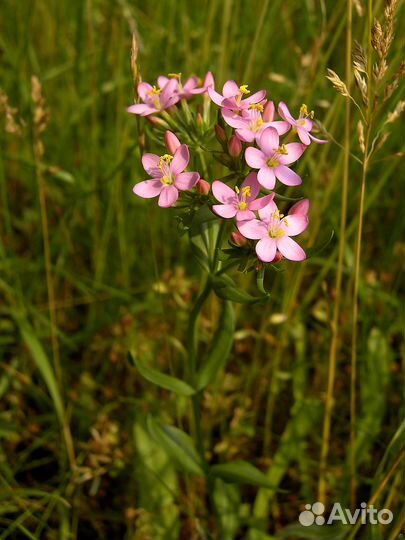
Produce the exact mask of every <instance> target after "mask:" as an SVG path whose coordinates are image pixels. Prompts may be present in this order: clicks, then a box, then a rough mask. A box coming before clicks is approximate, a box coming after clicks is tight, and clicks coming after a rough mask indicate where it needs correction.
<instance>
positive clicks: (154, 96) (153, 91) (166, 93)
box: [127, 79, 179, 116]
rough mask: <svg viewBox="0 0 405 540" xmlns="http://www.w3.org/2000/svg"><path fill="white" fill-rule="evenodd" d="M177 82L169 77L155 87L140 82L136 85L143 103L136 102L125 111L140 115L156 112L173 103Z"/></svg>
mask: <svg viewBox="0 0 405 540" xmlns="http://www.w3.org/2000/svg"><path fill="white" fill-rule="evenodd" d="M177 85H178V82H177V80H176V79H170V80H168V81H167V83H166V84H165V85H164V86H163V87H162V88H156V86H151V85H150V84H149V83H146V82H142V83H140V84H139V85H138V88H137V90H138V95H139V97H140V98H141V99H142V101H143V103H137V104H135V105H131V106H130V107H128V108H127V111H128V112H129V113H132V114H139V115H140V116H148V115H150V114H156V113H158V112H160V111H163V110H165V109H168V108H169V107H171V106H172V105H175V104H176V103H177V102H178V100H179V96H178V94H177V92H176V90H177Z"/></svg>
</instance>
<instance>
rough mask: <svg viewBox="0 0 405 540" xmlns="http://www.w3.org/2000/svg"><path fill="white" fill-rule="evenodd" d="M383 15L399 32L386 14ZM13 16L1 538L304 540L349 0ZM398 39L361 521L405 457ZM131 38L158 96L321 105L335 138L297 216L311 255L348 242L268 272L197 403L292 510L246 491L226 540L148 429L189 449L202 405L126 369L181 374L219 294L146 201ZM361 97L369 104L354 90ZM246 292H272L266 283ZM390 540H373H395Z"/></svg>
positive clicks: (375, 244)
mask: <svg viewBox="0 0 405 540" xmlns="http://www.w3.org/2000/svg"><path fill="white" fill-rule="evenodd" d="M372 4H373V16H376V17H378V18H379V20H381V21H382V24H383V21H384V15H383V10H384V3H383V2H382V1H379V0H376V1H374V2H373V3H372ZM1 13H2V17H1V21H0V29H1V32H0V81H1V82H0V86H1V96H0V110H1V116H0V118H1V120H0V145H1V147H0V368H1V371H0V398H1V401H0V442H1V446H0V539H3V538H11V539H22V538H31V539H32V538H34V539H46V540H53V539H55V540H56V539H63V540H65V539H79V540H91V539H107V538H108V539H114V540H115V539H124V538H125V539H130V540H148V539H151V540H160V539H162V540H163V539H177V538H180V539H186V540H189V539H200V538H201V539H205V538H215V539H220V540H228V538H229V539H233V538H235V539H244V538H248V531H249V529H250V528H251V527H252V526H253V525H254V523H256V522H255V520H256V521H257V520H259V518H260V520H261V521H260V525H259V526H258V528H259V529H260V530H261V531H262V533H261V534H262V536H260V537H258V538H260V539H261V540H262V539H271V538H276V537H277V538H278V537H279V535H281V536H282V535H284V536H283V537H284V538H291V539H295V538H300V537H301V536H299V534H300V533H299V532H296V531H295V532H294V531H292V532H290V533H288V530H289V529H288V526H293V525H294V523H295V524H296V523H297V518H298V514H299V512H300V511H301V510H303V506H304V504H305V503H310V502H314V501H315V500H317V489H318V481H319V459H320V453H321V447H322V442H323V436H322V418H323V411H324V408H325V395H326V391H327V380H328V365H329V356H330V344H331V339H332V332H331V324H332V318H333V307H334V302H335V298H336V288H335V287H336V270H337V254H338V242H339V230H340V220H341V202H342V178H343V171H344V152H343V150H342V147H343V146H344V145H345V127H344V126H345V107H346V101H345V98H344V97H343V96H342V95H340V94H339V92H337V91H336V90H335V89H334V88H333V85H332V84H331V83H330V81H328V80H327V79H326V75H327V68H330V69H332V70H333V71H334V72H336V73H338V74H339V76H340V77H341V79H343V80H345V50H346V29H347V4H346V2H345V1H343V0H339V1H336V0H330V1H329V0H306V1H304V0H289V1H285V0H273V1H271V2H270V1H269V0H267V1H266V0H261V1H256V0H248V1H242V0H200V1H196V0H177V1H174V0H159V2H141V1H138V0H135V1H131V0H70V1H69V2H68V1H62V0H35V1H30V0H20V1H18V2H15V1H13V0H3V1H2V2H1ZM367 20H368V12H367V6H366V5H365V1H364V0H357V1H355V2H353V21H352V38H353V42H354V40H355V39H356V40H357V41H358V42H359V43H360V44H363V46H364V47H367V38H366V36H367ZM404 21H405V11H404V5H403V3H401V4H400V5H399V7H398V9H397V13H396V23H395V37H394V40H393V43H392V45H391V48H390V51H389V55H388V68H387V74H386V78H385V79H384V80H385V81H386V82H384V84H385V85H386V86H388V85H389V84H390V82H391V83H392V81H393V80H394V81H395V80H396V86H395V88H394V89H393V91H392V95H391V96H390V97H389V99H387V100H386V101H385V102H381V103H380V104H379V109H378V112H377V113H376V120H375V131H374V133H375V134H377V133H378V134H379V138H378V139H377V141H376V145H375V151H374V153H373V156H372V159H371V160H370V163H369V166H368V174H367V183H366V192H365V199H364V202H365V208H364V228H363V245H362V254H361V272H360V281H359V305H360V311H359V323H358V374H357V375H358V396H357V411H358V418H357V446H356V464H357V471H358V477H357V500H358V501H367V500H369V498H370V496H371V494H372V493H374V492H375V489H376V488H378V486H379V485H381V482H383V481H384V478H385V477H386V475H387V471H389V470H390V468H391V467H393V466H394V465H395V463H396V462H397V461H398V456H400V445H401V444H403V441H404V439H403V436H404V427H403V423H402V424H401V421H402V422H403V418H404V415H403V402H402V391H403V379H402V377H401V362H402V359H401V358H402V355H403V352H404V346H403V336H402V331H403V321H402V320H401V311H403V309H402V310H401V307H402V308H403V299H404V298H403V281H402V282H401V270H402V267H403V262H404V254H405V243H404V237H403V225H404V223H403V213H404V197H403V195H404V192H403V155H404V154H403V150H404V149H403V119H402V120H401V119H400V118H399V115H397V116H396V117H395V118H394V119H393V120H392V117H391V120H392V121H387V119H389V116H388V115H389V114H390V113H393V111H395V110H396V107H397V104H398V103H399V101H400V100H401V99H402V100H403V99H404V87H403V84H401V78H400V77H399V76H397V74H398V72H399V71H400V72H401V70H402V72H401V73H402V74H403V70H404V68H403V63H402V64H401V61H403V60H402V56H401V55H403V51H404V35H405V27H404ZM133 34H134V35H135V36H136V39H137V42H138V45H139V55H138V64H139V68H140V73H141V76H142V78H143V80H146V81H148V82H150V83H152V84H153V82H154V81H155V80H156V78H157V76H158V75H160V74H167V73H171V72H182V73H183V76H185V77H186V76H188V75H191V74H197V75H199V76H201V77H203V76H204V75H205V73H206V71H207V70H211V71H212V72H213V73H214V75H215V78H216V82H217V89H220V88H222V84H223V83H224V82H225V81H226V80H227V79H235V80H236V81H238V82H239V84H249V87H250V88H251V89H259V88H266V89H267V90H268V93H269V96H270V98H271V99H273V100H274V101H275V102H278V101H280V100H283V101H286V102H287V103H288V105H289V106H290V108H291V110H292V111H294V112H297V111H298V110H299V107H300V106H301V104H302V103H306V104H307V105H308V109H309V110H311V109H314V110H315V114H316V118H317V119H318V120H319V121H320V122H321V123H322V125H323V127H324V129H325V130H326V131H327V133H328V134H329V137H330V139H331V142H330V143H329V144H328V145H324V146H322V147H316V148H312V147H311V148H310V150H309V151H308V152H306V154H305V157H304V158H303V159H302V160H301V162H300V164H299V169H298V170H299V172H300V174H301V176H302V177H303V179H304V183H303V186H301V187H300V188H297V190H296V191H295V194H296V196H306V197H308V198H309V199H310V200H311V213H310V218H311V222H310V227H309V230H308V232H307V233H306V235H305V237H304V239H303V241H302V244H303V245H305V246H307V247H311V246H313V247H316V246H319V245H321V244H323V243H325V241H326V240H327V239H328V238H329V237H330V235H331V233H332V231H335V235H334V238H333V239H332V241H331V242H330V243H329V244H328V245H327V246H326V247H325V248H324V249H323V250H322V251H321V252H320V253H318V254H317V255H315V256H314V257H312V258H311V259H309V260H308V261H307V262H305V263H303V264H293V263H291V264H285V265H283V266H282V271H281V272H274V273H273V274H271V276H270V281H269V288H270V289H271V290H272V291H274V293H273V295H272V299H271V301H270V302H269V303H268V304H267V305H266V306H257V307H253V308H249V309H248V310H247V309H245V308H238V309H237V331H236V335H235V345H234V348H233V350H232V354H231V358H230V360H229V362H228V366H227V369H226V372H224V373H223V374H222V375H221V376H220V378H219V380H218V382H217V383H216V384H215V386H214V387H208V388H207V389H206V391H205V393H204V396H203V426H202V427H203V432H204V436H205V440H206V441H207V444H208V447H209V450H208V454H207V457H208V459H209V460H210V461H211V462H212V463H217V462H218V463H220V462H223V461H227V460H231V459H245V460H247V461H250V462H252V463H254V464H255V465H256V466H257V467H259V468H260V469H262V470H263V471H267V472H268V474H269V478H270V479H271V481H272V483H273V484H274V486H275V488H280V489H282V491H281V492H277V491H276V489H275V490H274V492H273V491H269V490H267V492H266V494H264V495H263V492H261V495H260V501H259V503H258V497H257V488H252V487H240V488H233V487H232V488H229V492H227V495H226V497H225V496H224V500H226V501H227V502H228V503H229V504H228V508H227V511H226V519H228V521H229V520H230V521H229V523H230V525H229V523H228V526H227V527H225V526H224V529H223V530H225V529H226V531H227V532H226V535H225V533H222V536H221V533H220V532H218V531H219V530H220V529H219V528H218V525H217V524H215V523H214V518H213V516H212V515H211V512H210V510H209V508H208V506H207V504H206V500H205V499H206V486H205V485H204V483H203V482H202V480H200V479H198V478H197V479H195V478H193V477H188V476H187V475H184V474H178V473H177V472H176V471H175V469H174V468H173V465H172V464H171V461H170V460H169V459H168V457H167V456H166V455H165V453H164V452H163V451H162V450H161V448H159V446H158V445H156V443H154V441H153V440H152V439H151V438H150V437H149V435H148V433H147V429H146V427H145V418H146V416H147V414H148V413H153V414H154V415H156V416H158V417H160V418H162V419H164V420H165V421H166V422H167V423H175V424H176V425H179V426H182V427H183V428H184V429H186V430H187V429H188V426H189V419H188V414H189V412H188V404H187V402H186V401H184V400H183V399H180V398H178V397H174V396H173V395H172V394H170V393H169V392H167V391H165V390H162V389H156V388H155V387H154V386H153V385H151V384H149V383H148V382H147V381H145V380H143V379H142V378H141V377H140V375H139V373H138V372H137V370H136V369H134V367H133V366H131V364H130V363H129V362H128V359H127V353H128V349H129V347H132V346H136V347H138V348H140V349H141V350H145V351H149V352H150V351H152V356H153V362H154V363H155V365H156V366H157V367H158V368H159V369H161V370H162V371H166V372H167V371H170V370H174V371H176V370H177V368H178V366H181V365H182V363H183V362H184V357H185V353H186V351H185V349H184V345H183V343H184V337H185V327H186V324H187V320H188V317H189V313H190V305H191V303H192V300H193V299H194V298H195V296H196V294H197V292H198V289H199V284H200V279H201V276H200V271H199V268H198V265H197V264H196V263H195V260H194V259H193V258H192V257H191V255H190V252H189V250H188V245H187V241H186V239H185V238H181V237H179V235H178V232H177V226H176V223H175V221H174V219H173V213H172V212H171V211H162V210H161V209H158V207H157V205H156V204H154V203H151V202H146V201H144V200H142V199H138V198H136V197H135V196H133V194H132V187H133V185H134V184H135V183H136V182H137V181H138V180H143V179H144V178H145V173H144V172H143V171H142V170H141V167H140V156H141V153H142V152H143V151H144V150H145V149H146V150H158V153H159V152H160V149H158V147H157V146H156V144H155V143H154V142H153V141H152V140H151V139H150V138H148V137H147V136H145V125H146V124H145V123H144V122H143V121H139V122H138V121H137V119H136V118H135V117H134V116H132V115H129V114H127V113H126V111H125V109H126V107H127V106H128V105H130V104H131V103H132V102H133V100H134V87H133V81H132V74H131V67H130V54H131V41H132V35H133ZM401 66H402V67H401ZM32 77H34V79H33V78H32ZM395 77H397V79H395ZM346 82H347V80H346ZM352 91H353V95H354V96H355V99H356V101H358V102H359V103H362V100H361V96H360V92H359V90H358V89H357V88H356V86H355V84H353V85H352ZM361 107H364V106H363V104H361ZM394 116H395V114H394ZM359 119H360V113H359V111H358V110H357V108H356V107H355V106H354V105H353V106H352V112H351V124H350V132H349V135H350V140H349V143H350V153H351V155H350V162H349V167H350V168H349V192H348V220H347V238H346V243H345V249H344V257H343V278H342V298H341V316H340V319H339V331H340V340H339V351H338V354H337V368H336V381H335V387H334V396H333V403H334V408H333V412H332V417H331V436H330V450H329V456H328V462H327V470H326V472H325V475H326V476H325V477H326V483H327V492H328V498H329V500H331V501H333V500H339V501H341V502H342V504H348V493H349V487H348V486H349V472H348V471H349V454H348V446H349V438H350V425H349V424H350V420H349V416H350V397H349V394H350V391H349V389H350V374H351V369H350V347H351V339H352V331H353V325H352V322H351V321H352V306H353V292H352V291H353V275H354V261H355V235H356V231H357V225H358V205H359V198H360V189H361V175H362V164H361V162H362V159H363V156H362V151H361V137H360V144H359V131H358V120H359ZM346 142H347V139H346ZM210 180H212V179H210ZM238 282H239V283H240V285H241V287H243V288H245V289H246V290H249V291H251V292H252V293H253V294H254V293H255V283H254V279H252V276H251V274H248V275H241V276H239V277H238ZM217 313H218V306H217V304H216V302H215V300H214V299H213V300H212V301H211V303H210V304H209V308H208V309H207V310H206V312H204V316H203V317H202V320H201V328H202V329H201V332H202V338H203V342H205V343H206V344H208V343H209V342H210V339H211V337H212V333H213V330H214V329H215V324H216V322H215V321H216V320H217ZM52 329H54V330H53V331H52ZM401 426H402V427H401ZM401 441H402V442H401ZM402 466H403V462H402V463H400V464H399V463H397V464H396V465H395V467H394V469H393V472H392V474H391V475H390V476H389V477H388V480H387V483H386V484H384V486H383V487H384V489H383V490H382V492H381V494H380V500H379V505H380V507H387V508H392V509H393V510H394V513H395V516H396V520H395V523H394V525H393V527H392V529H391V530H390V535H392V536H389V538H394V537H395V538H397V537H398V535H399V533H400V532H401V530H402V528H403V520H404V519H405V518H404V516H403V514H401V508H403V505H404V497H403V493H404V491H403V487H404V486H403V476H402V472H401V467H402ZM224 489H228V488H224ZM384 505H388V506H384ZM224 515H225V514H224ZM401 516H402V517H401ZM224 519H225V518H224ZM283 531H284V532H283ZM286 531H287V532H286ZM373 534H374V533H373ZM375 534H380V536H369V537H367V538H373V539H374V538H376V539H379V538H388V535H386V536H381V534H383V533H382V532H381V531H380V532H379V533H375ZM393 535H395V536H393ZM281 536H280V537H281ZM307 537H308V538H309V536H307ZM324 537H325V536H324ZM249 538H250V537H249ZM311 538H313V537H312V536H311ZM314 538H315V537H314ZM331 538H332V537H331ZM339 538H343V537H339ZM353 538H360V536H356V537H353Z"/></svg>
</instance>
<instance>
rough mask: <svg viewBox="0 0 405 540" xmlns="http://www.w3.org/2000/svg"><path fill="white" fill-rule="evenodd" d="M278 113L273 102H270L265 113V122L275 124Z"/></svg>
mask: <svg viewBox="0 0 405 540" xmlns="http://www.w3.org/2000/svg"><path fill="white" fill-rule="evenodd" d="M275 113H276V108H275V106H274V102H273V101H269V102H268V103H267V105H266V106H265V108H264V111H263V121H264V122H273V120H274V116H275Z"/></svg>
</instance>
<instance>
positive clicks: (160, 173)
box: [133, 144, 200, 208]
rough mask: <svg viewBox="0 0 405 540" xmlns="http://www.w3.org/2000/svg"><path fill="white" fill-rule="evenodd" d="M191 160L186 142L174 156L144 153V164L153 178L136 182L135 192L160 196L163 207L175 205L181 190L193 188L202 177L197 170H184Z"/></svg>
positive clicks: (149, 197)
mask: <svg viewBox="0 0 405 540" xmlns="http://www.w3.org/2000/svg"><path fill="white" fill-rule="evenodd" d="M189 161H190V154H189V151H188V147H187V146H186V145H185V144H182V145H181V146H179V148H178V149H177V150H176V152H175V154H174V156H171V155H170V154H165V155H164V156H161V157H159V156H157V155H155V154H144V155H143V156H142V165H143V168H144V169H145V171H146V172H147V173H148V174H149V175H150V176H151V177H152V179H151V180H145V181H144V182H140V183H139V184H136V186H135V187H134V189H133V192H134V193H135V194H136V195H139V197H143V198H145V199H151V198H153V197H157V196H159V202H158V204H159V206H160V207H162V208H168V207H170V206H173V205H174V203H175V202H176V201H177V199H178V196H179V190H180V191H186V190H189V189H192V188H193V187H194V186H195V185H196V183H197V182H198V180H199V178H200V175H199V174H198V173H197V172H183V171H184V169H185V168H186V167H187V165H188V162H189Z"/></svg>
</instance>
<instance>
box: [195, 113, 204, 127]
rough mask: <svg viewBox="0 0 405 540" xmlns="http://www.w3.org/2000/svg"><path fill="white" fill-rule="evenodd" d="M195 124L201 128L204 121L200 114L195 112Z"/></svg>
mask: <svg viewBox="0 0 405 540" xmlns="http://www.w3.org/2000/svg"><path fill="white" fill-rule="evenodd" d="M196 122H197V126H202V125H203V124H204V119H203V117H202V114H201V113H200V112H197V116H196Z"/></svg>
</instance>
